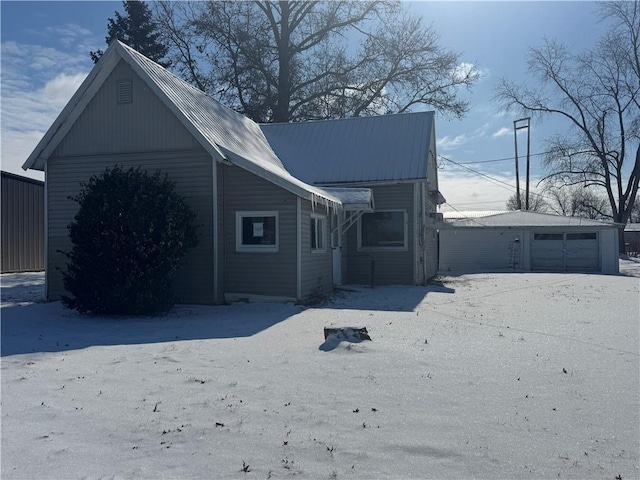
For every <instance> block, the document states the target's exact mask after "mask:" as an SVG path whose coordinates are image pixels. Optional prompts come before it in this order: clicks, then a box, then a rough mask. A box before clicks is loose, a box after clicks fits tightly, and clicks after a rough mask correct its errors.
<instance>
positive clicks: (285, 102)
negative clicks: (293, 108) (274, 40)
mask: <svg viewBox="0 0 640 480" xmlns="http://www.w3.org/2000/svg"><path fill="white" fill-rule="evenodd" d="M279 4H280V10H281V17H280V41H279V42H278V103H277V104H276V106H275V108H274V110H273V121H274V122H276V123H282V122H288V121H289V102H290V101H291V82H290V78H291V76H290V73H291V56H290V51H289V41H290V37H291V31H290V30H289V16H290V13H291V12H290V8H291V6H290V5H289V2H287V1H281V2H279Z"/></svg>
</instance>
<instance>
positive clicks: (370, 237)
mask: <svg viewBox="0 0 640 480" xmlns="http://www.w3.org/2000/svg"><path fill="white" fill-rule="evenodd" d="M407 237H408V223H407V211H406V210H384V211H377V212H373V213H363V214H362V216H361V217H360V220H359V221H358V249H359V250H406V249H407Z"/></svg>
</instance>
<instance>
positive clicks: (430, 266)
mask: <svg viewBox="0 0 640 480" xmlns="http://www.w3.org/2000/svg"><path fill="white" fill-rule="evenodd" d="M423 192H424V202H425V213H426V220H425V226H424V233H423V237H422V241H423V242H424V249H425V261H426V263H427V265H426V271H427V276H426V278H425V279H424V281H428V280H429V279H430V278H433V277H435V276H436V275H437V273H438V257H439V255H440V253H439V251H438V249H439V245H438V229H437V226H436V225H435V222H434V220H435V214H436V210H437V205H436V202H435V201H434V200H433V196H432V195H431V193H430V192H429V191H428V185H425V186H424V188H423Z"/></svg>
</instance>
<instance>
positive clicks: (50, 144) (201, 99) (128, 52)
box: [22, 40, 343, 206]
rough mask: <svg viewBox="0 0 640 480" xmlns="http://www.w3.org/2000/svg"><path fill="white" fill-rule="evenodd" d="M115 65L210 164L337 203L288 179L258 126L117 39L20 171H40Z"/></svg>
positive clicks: (331, 196) (318, 190) (326, 194)
mask: <svg viewBox="0 0 640 480" xmlns="http://www.w3.org/2000/svg"><path fill="white" fill-rule="evenodd" d="M120 60H123V61H125V62H127V64H129V65H130V66H131V68H132V69H133V70H134V71H135V72H136V74H137V75H138V76H139V77H140V78H141V79H142V80H143V81H144V82H145V83H146V84H147V85H148V86H149V88H150V89H151V90H152V91H153V92H154V93H155V94H156V95H157V96H158V98H159V99H160V101H161V102H162V103H164V105H165V106H167V107H168V108H169V110H170V111H171V112H172V113H173V114H174V115H175V116H176V118H178V120H179V121H180V122H181V123H182V124H183V125H184V126H185V127H186V128H187V130H188V131H189V132H190V133H191V134H192V135H193V136H194V137H195V138H196V139H197V140H198V141H199V143H200V144H201V145H202V146H203V148H204V149H205V150H206V151H207V152H208V153H209V154H210V155H211V156H212V157H213V158H214V159H215V160H217V161H222V160H226V161H228V162H230V163H232V164H234V165H237V166H238V167H241V168H243V169H245V170H247V171H249V172H251V173H254V174H255V175H258V176H260V177H262V178H264V179H266V180H268V181H270V182H272V183H274V184H276V185H278V186H280V187H282V188H284V189H286V190H288V191H290V192H292V193H293V194H295V195H297V196H299V197H301V198H305V199H308V200H311V201H312V202H314V203H315V202H322V203H325V204H331V205H334V206H339V205H342V204H343V201H341V199H340V198H339V197H338V196H336V195H334V194H331V193H329V192H327V191H324V190H323V189H321V188H319V187H316V186H312V185H308V184H306V183H305V182H303V181H301V180H300V179H298V178H295V177H294V176H293V175H291V174H290V173H289V172H288V171H287V170H286V169H285V167H284V166H283V164H282V162H281V161H280V159H279V158H278V156H277V155H276V154H275V152H274V151H273V149H272V148H271V146H270V145H269V142H268V141H267V139H266V138H265V136H264V134H263V133H262V130H261V129H260V127H259V126H258V124H256V123H255V122H253V121H252V120H250V119H249V118H247V117H245V116H243V115H240V114H239V113H237V112H235V111H233V110H231V109H230V108H228V107H225V106H223V105H222V104H221V103H219V102H217V101H216V100H214V99H213V98H212V97H210V96H209V95H207V94H206V93H204V92H203V91H201V90H198V89H197V88H195V87H193V86H192V85H190V84H188V83H187V82H185V81H184V80H182V79H180V78H178V77H176V76H175V75H173V74H172V73H171V72H169V71H168V70H166V69H165V68H163V67H162V66H160V65H158V64H157V63H155V62H153V61H152V60H150V59H148V58H147V57H145V56H144V55H142V54H140V53H139V52H137V51H136V50H134V49H132V48H131V47H128V46H127V45H125V44H124V43H122V42H120V41H118V40H115V41H113V42H111V44H110V45H109V48H107V50H106V52H105V53H104V55H102V57H101V59H100V61H99V62H98V63H97V64H96V65H95V67H94V68H93V69H92V70H91V72H90V73H89V75H88V76H87V78H86V79H85V80H84V82H82V84H81V85H80V87H79V88H78V90H77V91H76V93H75V94H74V95H73V96H72V97H71V100H70V101H69V102H68V103H67V105H66V106H65V107H64V109H63V110H62V112H61V113H60V115H58V118H56V120H55V121H54V123H53V125H52V126H51V127H50V128H49V130H48V131H47V132H46V133H45V135H44V137H43V138H42V139H41V140H40V142H39V143H38V145H37V146H36V148H35V149H34V150H33V152H32V153H31V155H29V158H28V159H27V161H26V162H25V163H24V165H23V167H22V168H23V169H25V170H27V169H29V168H33V169H36V170H44V165H45V162H46V161H47V159H48V158H49V156H50V155H51V154H52V153H53V151H54V150H55V148H56V147H57V146H58V145H59V143H60V142H61V141H62V139H63V138H64V137H65V135H66V134H67V133H68V132H69V130H70V129H71V128H72V126H73V124H74V123H75V121H76V120H77V119H78V118H79V117H80V114H81V113H82V111H83V110H84V108H85V107H86V106H87V105H88V104H89V102H90V101H91V99H92V98H93V96H94V95H95V94H96V93H97V92H98V90H99V89H100V87H101V86H102V85H103V83H104V82H105V81H106V79H107V78H108V76H109V74H110V73H111V72H112V71H113V69H114V68H115V67H116V65H117V64H118V62H119V61H120Z"/></svg>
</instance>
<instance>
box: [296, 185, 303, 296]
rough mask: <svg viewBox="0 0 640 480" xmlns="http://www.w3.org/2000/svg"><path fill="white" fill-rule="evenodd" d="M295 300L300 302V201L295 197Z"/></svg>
mask: <svg viewBox="0 0 640 480" xmlns="http://www.w3.org/2000/svg"><path fill="white" fill-rule="evenodd" d="M296 217H297V219H296V220H297V221H296V298H297V300H298V301H299V302H300V301H302V200H301V199H300V197H296Z"/></svg>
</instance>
